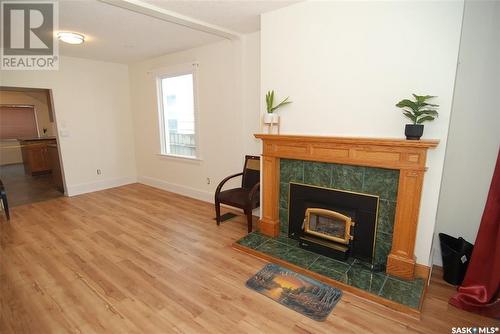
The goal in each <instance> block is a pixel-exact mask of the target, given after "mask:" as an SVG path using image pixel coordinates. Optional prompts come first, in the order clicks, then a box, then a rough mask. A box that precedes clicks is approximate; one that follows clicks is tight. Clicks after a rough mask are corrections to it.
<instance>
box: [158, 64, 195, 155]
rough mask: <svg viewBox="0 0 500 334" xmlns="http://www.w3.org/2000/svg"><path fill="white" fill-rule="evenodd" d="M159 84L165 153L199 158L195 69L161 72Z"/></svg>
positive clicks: (162, 139) (162, 140) (159, 107)
mask: <svg viewBox="0 0 500 334" xmlns="http://www.w3.org/2000/svg"><path fill="white" fill-rule="evenodd" d="M157 85H158V111H159V119H160V133H161V138H160V140H161V154H164V155H172V156H178V157H185V158H199V154H198V143H197V141H198V140H197V133H196V90H195V73H194V70H193V69H192V68H191V69H190V70H188V71H184V72H180V73H179V72H176V73H175V74H173V75H172V74H163V75H159V76H158V77H157Z"/></svg>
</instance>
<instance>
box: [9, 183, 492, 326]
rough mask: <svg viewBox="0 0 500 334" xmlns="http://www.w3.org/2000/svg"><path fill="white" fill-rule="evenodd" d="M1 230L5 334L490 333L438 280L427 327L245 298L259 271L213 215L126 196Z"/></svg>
mask: <svg viewBox="0 0 500 334" xmlns="http://www.w3.org/2000/svg"><path fill="white" fill-rule="evenodd" d="M11 215H12V219H11V221H10V222H6V221H5V219H4V218H3V217H2V218H0V219H1V220H0V243H1V248H0V249H1V251H0V265H1V268H0V269H1V270H0V313H1V319H0V332H1V333H66V332H67V333H334V332H336V333H451V327H452V326H487V325H497V326H498V322H495V320H493V319H488V318H482V317H479V316H477V315H474V314H470V313H467V312H464V311H461V310H458V309H455V308H453V307H452V306H450V305H448V304H447V300H448V298H449V296H450V295H451V294H452V293H453V291H454V289H453V287H451V286H449V285H447V284H446V283H444V282H443V281H442V280H441V279H439V278H436V277H433V278H432V284H431V286H430V287H429V289H428V293H427V298H426V301H425V304H424V307H423V315H422V320H416V319H412V318H409V317H408V316H405V315H402V314H398V313H397V312H394V311H391V310H389V309H387V308H385V307H383V306H380V305H377V304H374V303H373V302H370V301H367V300H364V299H361V298H359V297H356V296H354V295H352V294H349V293H347V292H345V293H344V296H343V297H342V300H341V301H340V302H339V304H338V305H337V306H336V308H335V309H334V310H333V312H332V314H331V315H330V316H329V317H328V319H327V321H325V322H316V321H313V320H310V319H308V318H306V317H304V316H302V315H301V314H299V313H296V312H294V311H291V310H289V309H287V308H285V307H283V306H281V305H279V304H278V303H276V302H273V301H271V300H270V299H268V298H266V297H264V296H262V295H260V294H258V293H256V292H254V291H252V290H249V289H247V288H245V286H244V283H245V281H246V280H247V279H248V278H249V277H250V276H251V275H253V274H254V273H255V272H257V271H258V270H259V269H260V268H261V267H262V266H263V265H264V264H265V262H263V261H262V260H259V259H256V258H253V257H251V256H248V255H246V254H243V253H240V252H238V251H236V250H234V249H232V248H231V244H232V243H233V242H234V241H235V240H237V239H238V238H240V237H242V236H243V235H245V234H246V223H245V217H244V216H240V217H238V218H236V219H233V220H231V221H228V222H226V223H223V224H221V226H220V227H217V226H216V224H215V222H214V220H213V219H212V218H213V216H214V210H213V205H211V204H209V203H204V202H200V201H196V200H193V199H189V198H186V197H182V196H179V195H176V194H172V193H168V192H164V191H161V190H158V189H155V188H151V187H148V186H144V185H140V184H133V185H129V186H125V187H120V188H115V189H110V190H105V191H101V192H96V193H91V194H86V195H81V196H77V197H72V198H58V199H53V200H50V201H46V202H39V203H34V204H30V205H24V206H19V207H16V208H14V209H13V210H12V213H11Z"/></svg>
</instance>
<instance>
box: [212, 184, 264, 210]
mask: <svg viewBox="0 0 500 334" xmlns="http://www.w3.org/2000/svg"><path fill="white" fill-rule="evenodd" d="M249 193H250V189H245V188H234V189H229V190H224V191H221V192H220V194H219V200H220V202H221V203H224V204H228V205H231V206H235V207H238V208H244V207H246V205H247V203H248V194H249ZM255 205H257V206H258V203H255ZM255 205H253V207H254V208H255V207H257V206H255Z"/></svg>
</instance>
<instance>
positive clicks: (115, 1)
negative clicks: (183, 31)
mask: <svg viewBox="0 0 500 334" xmlns="http://www.w3.org/2000/svg"><path fill="white" fill-rule="evenodd" d="M99 1H101V2H104V3H107V4H110V5H113V6H116V7H120V8H124V9H128V10H130V11H133V12H136V13H140V14H143V15H147V16H151V17H154V18H157V19H160V20H163V21H167V22H170V23H174V24H178V25H181V26H183V27H187V28H191V29H194V30H198V31H203V32H206V33H209V34H212V35H216V36H219V37H223V38H227V39H239V38H240V37H241V34H239V33H237V32H235V31H232V30H229V29H225V28H223V27H220V26H217V25H214V24H211V23H208V22H205V21H201V20H197V19H195V18H192V17H190V16H186V15H182V14H179V13H177V12H174V11H171V10H167V9H164V8H161V7H158V6H155V5H151V4H149V3H146V2H144V1H140V0H99Z"/></svg>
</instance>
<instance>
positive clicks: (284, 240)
mask: <svg viewBox="0 0 500 334" xmlns="http://www.w3.org/2000/svg"><path fill="white" fill-rule="evenodd" d="M276 241H278V242H281V243H282V244H286V245H288V246H293V247H299V242H298V241H297V240H295V239H291V238H289V237H288V236H287V235H286V234H285V233H282V234H280V236H279V237H277V238H276Z"/></svg>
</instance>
